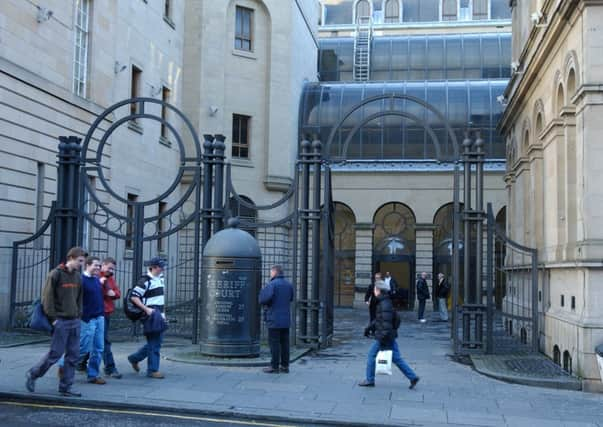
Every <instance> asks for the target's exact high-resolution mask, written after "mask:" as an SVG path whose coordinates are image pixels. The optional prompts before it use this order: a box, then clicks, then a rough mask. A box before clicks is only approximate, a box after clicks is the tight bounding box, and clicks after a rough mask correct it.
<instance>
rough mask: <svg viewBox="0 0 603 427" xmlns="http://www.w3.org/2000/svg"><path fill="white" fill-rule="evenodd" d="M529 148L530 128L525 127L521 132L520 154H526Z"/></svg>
mask: <svg viewBox="0 0 603 427" xmlns="http://www.w3.org/2000/svg"><path fill="white" fill-rule="evenodd" d="M529 149H530V130H529V129H526V130H525V131H524V132H523V153H521V155H522V156H527V155H528V150H529Z"/></svg>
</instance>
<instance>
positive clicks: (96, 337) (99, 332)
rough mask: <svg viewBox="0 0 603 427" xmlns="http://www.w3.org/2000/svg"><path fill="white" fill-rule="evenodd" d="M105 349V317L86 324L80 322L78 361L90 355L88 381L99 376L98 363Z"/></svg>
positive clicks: (96, 318)
mask: <svg viewBox="0 0 603 427" xmlns="http://www.w3.org/2000/svg"><path fill="white" fill-rule="evenodd" d="M104 349H105V316H98V317H95V318H93V319H90V320H89V321H88V322H84V321H83V320H82V330H81V332H80V360H82V359H83V358H84V357H86V354H87V353H90V359H89V360H88V371H87V373H88V379H89V380H91V379H94V378H97V377H99V376H100V363H101V360H102V357H103V351H104Z"/></svg>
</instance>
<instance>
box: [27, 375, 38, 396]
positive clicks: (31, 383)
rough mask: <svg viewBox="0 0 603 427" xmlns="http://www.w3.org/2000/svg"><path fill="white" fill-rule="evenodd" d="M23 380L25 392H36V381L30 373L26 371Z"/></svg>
mask: <svg viewBox="0 0 603 427" xmlns="http://www.w3.org/2000/svg"><path fill="white" fill-rule="evenodd" d="M25 378H26V381H25V387H26V388H27V391H29V392H30V393H33V392H34V391H36V379H35V378H34V377H32V375H31V372H29V371H27V373H26V374H25Z"/></svg>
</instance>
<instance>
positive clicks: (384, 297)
mask: <svg viewBox="0 0 603 427" xmlns="http://www.w3.org/2000/svg"><path fill="white" fill-rule="evenodd" d="M386 291H387V285H386V283H385V282H384V281H382V280H376V281H375V287H374V290H373V292H374V293H375V299H376V301H377V310H376V315H375V320H374V321H372V322H371V324H370V325H369V326H368V327H367V328H366V329H365V331H364V335H365V336H367V337H368V336H369V334H370V332H371V331H373V332H374V334H375V342H374V343H373V345H372V346H371V348H370V350H369V352H368V359H367V361H366V379H365V380H364V381H362V382H361V383H359V384H358V385H359V386H361V387H374V386H375V360H376V358H377V353H378V352H379V351H380V350H391V351H392V363H393V364H394V365H396V366H397V367H398V368H399V369H400V371H402V373H403V374H404V375H405V376H406V378H408V379H409V381H410V387H409V388H411V389H412V388H414V387H415V385H417V383H418V382H419V377H418V376H417V374H415V373H414V371H413V370H412V369H411V368H410V367H409V366H408V365H407V364H406V362H405V361H404V359H402V356H400V349H399V348H398V344H397V343H396V338H397V337H398V332H397V330H396V329H397V327H395V326H398V325H394V321H395V319H396V315H397V313H396V312H395V311H394V307H393V305H392V301H391V299H390V297H389V295H388V293H387V292H386ZM396 323H397V322H396Z"/></svg>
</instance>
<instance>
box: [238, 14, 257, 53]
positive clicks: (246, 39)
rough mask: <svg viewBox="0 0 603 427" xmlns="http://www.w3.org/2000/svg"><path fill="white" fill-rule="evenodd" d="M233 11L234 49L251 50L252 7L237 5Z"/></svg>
mask: <svg viewBox="0 0 603 427" xmlns="http://www.w3.org/2000/svg"><path fill="white" fill-rule="evenodd" d="M235 13H236V17H235V49H237V50H246V51H248V52H252V51H253V44H252V38H251V37H252V31H251V28H252V25H253V9H248V8H246V7H242V6H237V7H236V12H235Z"/></svg>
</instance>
